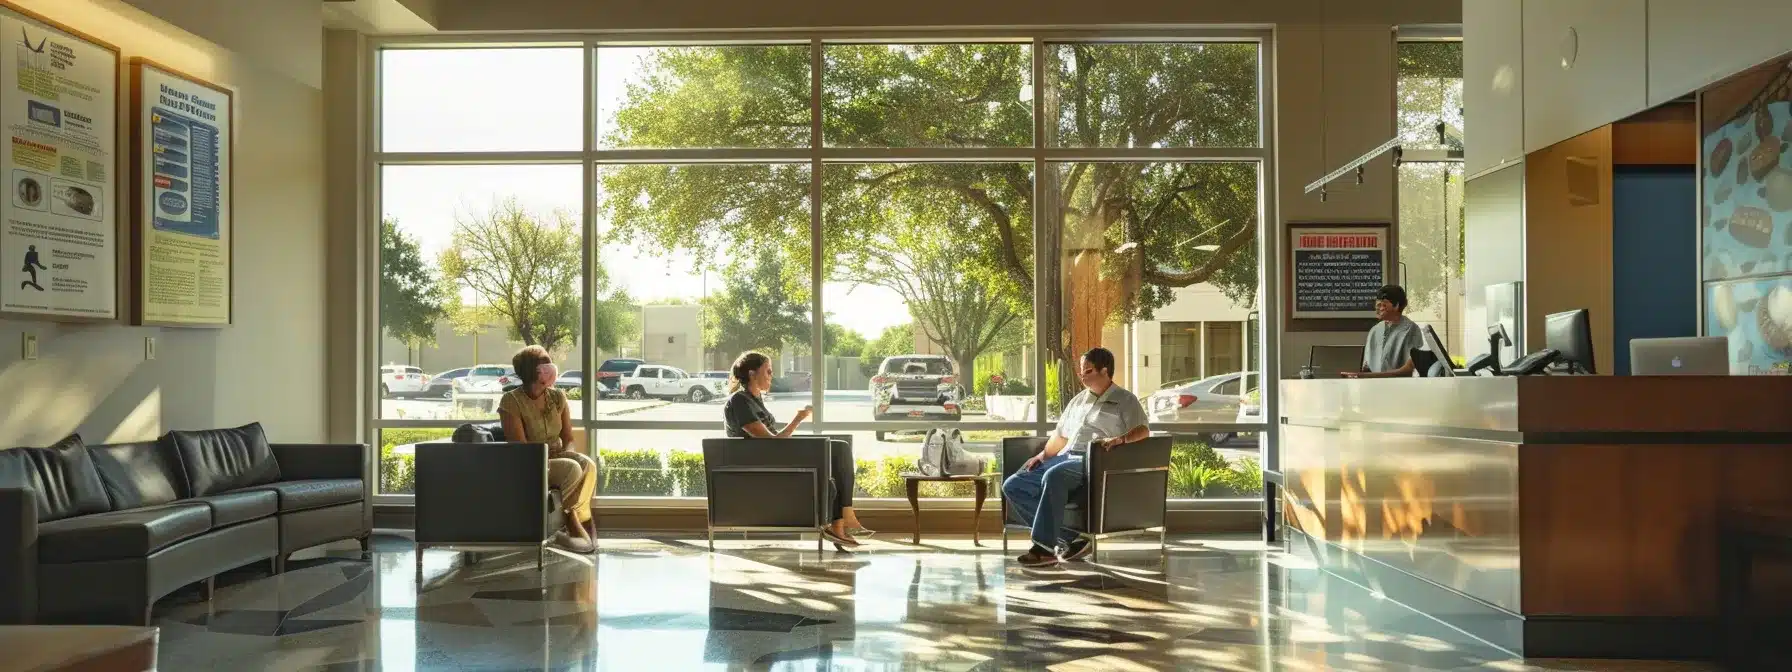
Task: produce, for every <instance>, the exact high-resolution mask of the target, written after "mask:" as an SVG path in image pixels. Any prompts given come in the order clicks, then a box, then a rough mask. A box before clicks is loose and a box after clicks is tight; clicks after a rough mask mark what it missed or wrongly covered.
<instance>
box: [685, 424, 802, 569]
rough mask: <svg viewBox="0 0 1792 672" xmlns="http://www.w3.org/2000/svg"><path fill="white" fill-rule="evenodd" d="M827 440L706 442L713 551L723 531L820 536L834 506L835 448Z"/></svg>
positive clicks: (732, 440) (798, 438) (709, 529)
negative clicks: (833, 470) (796, 533)
mask: <svg viewBox="0 0 1792 672" xmlns="http://www.w3.org/2000/svg"><path fill="white" fill-rule="evenodd" d="M828 443H829V437H826V436H793V437H790V438H784V439H752V438H749V439H721V438H718V439H704V440H703V471H704V478H705V479H706V480H707V485H708V492H709V524H708V533H709V550H712V551H713V550H715V548H716V533H717V532H799V533H808V534H814V535H815V550H816V551H817V552H820V551H821V550H822V548H823V546H822V543H823V541H824V540H823V539H822V536H821V526H822V524H823V521H824V520H825V516H826V515H827V512H828V511H829V510H831V509H832V507H833V488H832V487H831V486H830V485H829V484H828V475H829V474H831V473H833V472H832V470H831V468H832V461H831V460H832V459H833V450H832V448H830V447H829V445H828Z"/></svg>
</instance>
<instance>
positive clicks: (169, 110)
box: [132, 59, 234, 327]
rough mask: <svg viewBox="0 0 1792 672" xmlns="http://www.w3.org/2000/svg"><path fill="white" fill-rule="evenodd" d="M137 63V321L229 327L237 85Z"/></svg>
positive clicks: (146, 63)
mask: <svg viewBox="0 0 1792 672" xmlns="http://www.w3.org/2000/svg"><path fill="white" fill-rule="evenodd" d="M132 70H133V71H134V72H135V73H136V87H137V89H136V92H135V95H136V110H135V114H136V119H134V120H133V125H134V131H135V133H134V141H135V143H136V147H135V148H134V150H133V151H134V153H135V162H134V163H135V171H136V172H135V175H136V178H135V179H136V182H137V184H136V188H137V193H136V201H137V203H136V208H137V221H136V225H135V227H134V228H135V235H136V246H135V251H136V254H137V308H138V311H137V322H138V323H139V324H159V325H168V326H191V327H204V326H227V325H229V324H230V307H231V306H230V302H231V289H232V287H231V286H232V284H233V282H232V269H233V266H234V263H233V259H232V257H231V252H232V250H231V236H232V228H231V226H232V221H231V210H230V195H231V191H230V188H231V184H230V182H231V172H230V160H231V153H230V148H231V142H232V140H233V138H232V135H231V130H232V126H231V120H232V118H233V113H234V110H233V109H232V102H233V101H232V97H231V93H230V91H229V90H227V89H224V88H222V87H219V86H216V85H213V84H210V83H208V82H205V81H202V80H199V79H196V78H193V77H189V76H187V75H183V74H180V73H177V72H175V71H173V70H169V69H167V68H164V67H162V66H159V65H156V64H155V63H152V62H149V61H147V60H144V59H135V60H133V61H132Z"/></svg>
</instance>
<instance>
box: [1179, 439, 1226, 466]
mask: <svg viewBox="0 0 1792 672" xmlns="http://www.w3.org/2000/svg"><path fill="white" fill-rule="evenodd" d="M1177 439H1179V440H1178V441H1177V442H1176V444H1175V445H1172V446H1170V464H1171V466H1174V465H1177V464H1193V465H1198V466H1201V467H1205V468H1207V469H1226V468H1228V467H1230V466H1231V464H1230V463H1228V462H1227V461H1226V458H1224V457H1221V456H1220V454H1219V453H1218V452H1216V451H1214V449H1213V447H1212V446H1209V445H1207V442H1205V441H1198V440H1195V441H1191V440H1186V439H1184V437H1177Z"/></svg>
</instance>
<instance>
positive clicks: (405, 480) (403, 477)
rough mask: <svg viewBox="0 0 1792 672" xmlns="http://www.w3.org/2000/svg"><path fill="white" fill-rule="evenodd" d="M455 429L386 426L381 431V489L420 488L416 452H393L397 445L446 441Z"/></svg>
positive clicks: (389, 491) (395, 491) (393, 491)
mask: <svg viewBox="0 0 1792 672" xmlns="http://www.w3.org/2000/svg"><path fill="white" fill-rule="evenodd" d="M453 435H454V430H452V429H386V430H381V431H380V477H379V480H380V492H382V493H387V494H410V493H412V492H415V491H416V489H417V456H416V454H415V453H412V454H409V455H397V454H393V452H392V449H393V448H396V447H398V446H403V445H409V444H417V443H429V442H432V441H445V440H447V439H448V437H450V436H453Z"/></svg>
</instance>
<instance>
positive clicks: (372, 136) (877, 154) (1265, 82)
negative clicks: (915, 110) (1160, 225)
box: [357, 27, 1281, 511]
mask: <svg viewBox="0 0 1792 672" xmlns="http://www.w3.org/2000/svg"><path fill="white" fill-rule="evenodd" d="M954 42H957V43H1023V44H1027V45H1028V46H1029V49H1030V53H1031V57H1032V60H1033V64H1032V71H1031V77H1032V81H1031V83H1030V84H1031V86H1032V90H1033V91H1034V92H1035V94H1034V96H1033V101H1032V103H1031V104H1032V107H1033V134H1032V144H1031V145H1030V146H1021V147H969V148H967V147H922V148H912V147H889V148H856V147H835V146H829V145H828V144H827V138H825V137H824V135H823V133H822V130H823V129H822V128H821V126H822V114H823V106H824V104H825V99H824V98H825V97H824V91H823V89H822V84H823V81H824V78H825V77H826V72H825V67H824V62H825V57H824V56H825V54H824V50H825V47H827V46H830V45H841V44H870V43H893V44H942V43H954ZM1071 42H1086V43H1194V42H1224V43H1239V42H1252V43H1255V44H1257V55H1258V74H1257V109H1256V112H1257V115H1258V123H1257V128H1258V136H1259V137H1258V141H1257V143H1256V145H1255V146H1251V147H1184V148H1153V147H1144V148H1099V147H1090V148H1081V147H1054V146H1051V145H1050V144H1049V143H1048V142H1047V138H1048V134H1047V133H1046V129H1045V128H1044V125H1045V124H1046V123H1047V122H1048V119H1047V118H1046V114H1045V108H1046V101H1045V95H1043V94H1044V92H1045V80H1046V67H1047V65H1048V63H1047V62H1046V60H1045V59H1047V58H1048V57H1049V55H1050V54H1051V53H1053V51H1052V49H1053V46H1054V45H1056V44H1063V43H1071ZM790 44H806V45H807V46H808V47H809V52H810V62H811V63H810V67H811V81H810V87H811V90H810V96H809V107H810V113H811V115H810V116H811V126H812V132H811V136H810V142H809V145H808V146H807V147H796V148H777V149H732V148H724V149H712V148H696V149H692V148H686V149H603V148H601V147H600V146H599V140H600V139H599V138H598V137H597V122H598V111H597V109H596V108H597V95H596V94H597V91H596V88H597V71H596V70H597V60H596V57H597V53H598V52H597V50H598V49H600V48H602V47H616V46H770V45H790ZM566 46H577V47H580V48H582V49H583V51H584V58H583V59H582V61H583V67H584V77H583V82H582V85H583V88H584V91H583V94H584V95H583V96H582V98H581V100H582V101H583V105H584V110H583V115H584V116H583V121H584V123H583V124H582V127H583V130H584V136H585V137H584V142H583V149H582V150H581V151H516V152H510V151H494V152H385V151H381V137H380V122H381V121H382V115H381V101H380V98H381V93H382V90H381V86H380V76H381V70H382V55H383V54H384V53H385V52H387V51H389V50H400V49H403V50H410V49H432V48H458V49H466V48H525V47H566ZM365 50H366V52H365V56H366V58H364V59H363V64H362V67H363V76H364V79H363V81H364V83H365V86H366V87H367V88H366V90H364V95H363V100H364V101H365V107H364V109H363V110H362V115H361V116H362V126H363V128H364V129H365V130H366V141H365V143H364V145H363V161H364V164H363V165H364V169H365V173H366V175H367V178H366V179H367V191H366V192H365V195H366V197H365V198H364V199H363V200H364V206H365V210H364V212H363V221H365V222H378V221H380V216H381V213H382V207H381V197H382V194H381V189H380V173H381V168H383V167H385V166H393V165H453V164H465V163H479V164H488V165H499V164H528V163H575V162H576V163H578V164H579V165H580V166H581V167H582V169H583V172H584V180H583V189H584V194H583V198H582V199H581V201H580V202H581V203H582V204H583V210H582V212H581V213H580V218H581V219H580V221H581V226H582V231H583V239H584V249H583V268H584V269H585V272H584V273H583V278H582V280H581V282H582V283H583V285H582V287H581V290H582V292H581V296H582V297H584V299H583V300H581V302H580V303H581V313H582V315H581V326H582V328H581V329H580V333H579V342H580V347H581V348H582V352H583V353H585V354H584V361H581V362H577V363H576V364H575V363H572V362H569V363H568V366H569V367H570V366H575V365H576V366H577V367H578V368H579V369H581V370H584V371H592V372H594V375H593V376H586V377H582V379H581V389H582V391H583V392H585V393H584V394H583V395H582V397H581V399H580V400H579V401H578V402H577V403H579V404H580V405H581V410H582V411H583V413H582V414H581V416H582V419H579V420H575V426H576V427H577V428H579V429H582V430H584V434H585V437H586V441H587V448H588V449H591V450H595V449H596V446H597V445H598V442H597V435H598V434H599V433H600V432H603V431H606V430H608V431H630V430H704V431H713V430H714V427H715V423H714V422H707V421H706V422H692V421H652V420H648V421H642V420H627V419H613V418H606V417H603V416H597V415H596V413H595V409H596V406H595V403H596V395H594V394H591V391H592V390H593V388H595V387H596V386H597V385H598V383H597V382H596V381H597V376H596V375H595V374H596V373H602V372H603V371H604V369H603V367H602V364H603V362H604V361H605V359H613V358H602V357H599V356H598V353H597V352H596V350H595V349H594V348H593V347H591V343H590V338H591V333H592V330H591V326H592V319H593V310H592V307H591V303H590V300H589V299H590V297H592V296H596V295H597V294H596V293H595V292H596V289H597V288H596V287H595V286H594V285H595V282H594V279H593V277H592V274H591V273H590V272H589V269H590V268H591V267H592V265H593V264H594V263H595V261H596V259H597V258H598V256H597V255H598V239H597V236H596V229H597V222H596V216H597V203H596V197H597V193H596V182H597V174H598V171H599V170H600V169H601V168H602V167H603V166H605V165H608V164H619V163H653V164H677V163H799V162H800V163H808V164H810V176H811V182H810V187H811V192H810V197H809V203H808V206H809V208H810V224H811V225H810V231H809V233H810V242H811V248H812V250H814V251H813V252H812V253H811V254H812V255H813V256H812V257H811V269H810V270H811V273H812V281H813V282H815V284H816V287H817V288H819V286H820V285H821V284H822V281H823V277H822V276H823V271H822V266H821V258H820V257H821V248H822V245H823V242H824V241H823V240H822V230H823V227H822V221H821V220H822V209H823V205H824V203H823V201H824V199H823V198H822V193H821V190H822V182H823V180H822V175H823V168H824V167H825V166H826V165H827V164H832V163H888V162H938V161H1013V162H1027V161H1030V162H1032V164H1033V171H1034V172H1033V174H1034V175H1036V176H1037V175H1043V174H1044V171H1045V170H1055V169H1056V165H1055V164H1060V163H1066V162H1090V161H1103V162H1197V161H1199V162H1244V163H1251V164H1254V165H1255V166H1256V167H1257V171H1256V172H1257V179H1258V194H1259V197H1258V203H1259V205H1258V227H1259V229H1258V236H1257V238H1258V240H1257V255H1258V260H1259V261H1258V273H1259V278H1258V287H1259V289H1258V291H1259V296H1260V297H1261V298H1260V301H1261V305H1260V306H1259V307H1258V308H1257V311H1259V312H1261V314H1262V316H1261V320H1262V323H1263V324H1279V323H1280V319H1281V318H1280V314H1279V313H1280V309H1279V308H1280V302H1279V301H1277V300H1275V299H1274V297H1277V296H1279V295H1280V291H1281V290H1280V287H1279V285H1280V270H1279V267H1280V263H1279V250H1278V248H1279V240H1280V236H1277V235H1274V231H1276V230H1278V229H1279V226H1280V223H1279V218H1278V216H1277V208H1276V199H1275V193H1276V190H1275V189H1274V188H1273V186H1272V185H1276V184H1278V174H1277V167H1276V161H1275V156H1276V114H1275V110H1276V104H1275V86H1274V78H1275V72H1276V68H1275V58H1276V53H1275V52H1276V49H1275V37H1274V31H1273V30H1270V29H1264V28H1251V27H1239V28H1176V27H1156V28H1152V27H1144V28H1138V27H1094V28H1076V29H1053V28H1041V29H1025V28H975V29H959V28H952V29H891V30H825V31H821V30H799V31H713V32H711V31H700V32H653V33H631V32H590V33H569V34H538V35H530V36H519V35H515V34H496V33H495V34H463V35H448V36H442V35H408V36H387V37H376V38H370V39H369V40H368V41H367V43H366V45H365ZM1038 189H1039V180H1037V179H1036V180H1035V190H1036V191H1035V197H1034V198H1033V204H1034V208H1035V211H1034V213H1035V216H1034V217H1033V223H1034V224H1033V225H1034V227H1035V228H1034V236H1035V237H1034V239H1035V240H1043V239H1044V238H1042V237H1041V236H1058V235H1060V234H1059V232H1058V231H1056V230H1047V227H1048V226H1049V225H1048V224H1047V223H1046V222H1047V221H1048V220H1047V218H1045V217H1041V216H1039V213H1040V209H1041V208H1043V207H1047V203H1046V202H1045V201H1044V200H1042V199H1041V198H1040V197H1039V195H1038V194H1039V192H1038V191H1037V190H1038ZM1052 202H1055V199H1052ZM365 228H366V231H364V235H366V236H367V238H366V241H365V243H364V244H367V245H368V247H367V249H369V250H371V251H372V253H370V254H367V255H366V262H365V264H366V265H365V267H364V273H366V275H365V277H366V278H368V279H370V280H377V278H378V277H379V274H380V272H381V265H380V264H381V262H380V259H379V254H378V250H379V245H378V227H365ZM1045 263H1058V260H1056V259H1035V266H1036V268H1037V267H1038V266H1039V265H1041V264H1045ZM1034 275H1035V277H1034V294H1035V296H1041V295H1043V292H1044V291H1045V290H1046V289H1047V288H1046V287H1044V286H1043V278H1042V277H1041V274H1039V273H1035V274H1034ZM364 286H365V299H366V300H365V305H366V308H365V310H366V311H367V313H366V320H367V322H366V324H367V325H368V326H367V327H366V328H365V329H364V331H365V334H364V337H365V338H366V341H365V347H364V350H363V356H362V357H363V361H361V362H360V363H359V364H360V365H359V366H358V367H357V369H358V370H359V371H361V372H362V375H361V376H360V380H361V381H362V384H363V385H366V386H368V389H369V390H374V391H372V392H368V391H363V392H362V399H363V402H364V403H363V404H362V405H361V408H360V409H359V415H360V419H361V422H360V423H359V425H360V426H361V427H362V428H363V433H364V435H365V436H366V439H367V440H369V441H371V442H372V445H374V446H378V445H380V444H379V440H380V434H381V432H382V431H383V430H386V429H399V428H444V427H446V428H452V427H453V426H454V424H455V421H440V420H405V419H397V418H383V417H381V415H380V402H381V400H380V398H379V395H378V394H377V390H376V389H375V388H376V387H377V381H378V376H377V375H375V376H369V375H366V374H365V372H367V371H370V370H375V371H377V360H378V357H379V355H380V352H379V346H380V338H381V332H382V331H383V328H382V326H381V321H380V316H379V314H378V306H379V296H378V292H379V283H378V282H377V281H369V282H365V283H364ZM1054 291H1055V290H1054ZM812 295H813V297H812V299H811V306H810V308H811V315H814V316H821V315H826V314H827V313H826V311H825V309H824V308H825V307H824V306H823V305H822V302H823V301H822V295H823V292H821V291H814V292H812ZM1034 324H1035V331H1034V334H1033V346H1034V347H1035V348H1037V346H1038V344H1040V343H1042V342H1044V341H1045V340H1046V339H1045V338H1044V334H1043V329H1044V326H1043V325H1042V324H1041V322H1040V321H1039V320H1034ZM824 329H825V320H824V319H813V320H812V321H811V347H810V348H809V350H810V355H809V357H810V362H809V364H810V370H820V368H821V362H822V358H823V356H824V353H823V348H822V347H821V345H822V340H823V334H824ZM1278 340H1279V339H1278V338H1276V337H1275V334H1274V332H1271V333H1269V334H1265V335H1264V337H1263V338H1260V340H1259V343H1258V346H1259V348H1260V352H1258V353H1255V357H1256V359H1257V361H1258V362H1260V364H1261V366H1260V369H1261V370H1259V371H1256V372H1254V373H1256V374H1257V375H1261V376H1262V378H1261V379H1260V380H1279V379H1280V378H1281V375H1280V369H1281V367H1280V359H1281V357H1280V354H1279V343H1278ZM1249 347H1250V344H1249V343H1247V344H1246V348H1249ZM1251 356H1252V355H1251V354H1250V353H1247V355H1246V357H1247V361H1248V360H1249V358H1251ZM1047 359H1048V358H1047V357H1044V356H1037V357H1034V366H1033V369H1034V370H1033V371H1030V372H1028V374H1029V375H1030V376H1031V377H1032V379H1033V380H1044V379H1045V374H1044V371H1045V367H1046V366H1047V364H1048V362H1047ZM477 366H478V363H476V362H475V363H474V366H473V367H466V368H468V369H469V374H470V373H471V369H473V368H476V367H477ZM823 393H824V390H823V389H822V386H818V385H811V386H810V392H809V395H810V402H811V404H812V405H813V406H814V407H815V410H816V415H815V418H814V420H813V421H812V422H811V423H810V429H813V430H814V431H816V432H842V431H875V430H900V429H918V428H921V427H925V426H929V425H927V423H921V422H829V421H827V419H826V411H827V406H826V404H825V403H824V399H823V396H824V395H823ZM1034 394H1035V402H1036V403H1035V406H1036V407H1037V408H1039V409H1041V413H1040V415H1039V416H1038V417H1036V418H1034V419H1033V420H1030V421H1020V422H991V423H978V424H976V425H975V428H976V429H979V430H996V431H1003V430H1009V431H1012V430H1020V431H1029V432H1032V433H1034V434H1036V435H1041V436H1044V435H1049V434H1050V432H1051V431H1052V429H1053V428H1054V427H1055V424H1056V423H1055V422H1053V421H1051V420H1049V419H1048V417H1047V416H1046V415H1045V413H1044V412H1043V410H1044V409H1045V407H1046V391H1045V389H1044V386H1043V385H1040V386H1036V389H1035V393H1034ZM1277 397H1278V395H1277V394H1275V392H1274V390H1273V389H1272V390H1266V391H1265V393H1264V394H1263V395H1262V401H1261V407H1262V412H1263V416H1264V417H1266V418H1274V417H1277V416H1276V413H1277V408H1278V399H1277ZM1153 429H1154V430H1163V431H1171V432H1176V433H1190V434H1192V433H1211V432H1215V431H1226V432H1255V433H1258V434H1259V435H1260V436H1261V437H1262V439H1261V440H1260V442H1259V446H1258V450H1259V459H1260V460H1261V466H1262V467H1263V469H1264V473H1265V480H1266V481H1267V482H1269V483H1275V482H1278V481H1279V478H1280V477H1279V475H1278V474H1276V473H1275V465H1276V464H1277V461H1278V460H1277V453H1278V452H1279V451H1278V438H1279V431H1278V428H1277V427H1276V425H1275V423H1265V424H1235V423H1176V424H1168V425H1162V426H1154V427H1153ZM370 453H371V454H370V457H369V460H370V462H371V464H369V468H370V469H372V470H374V471H373V472H372V473H378V472H377V470H378V469H379V468H380V465H379V464H378V455H377V453H378V451H377V450H376V451H370ZM595 501H597V502H600V503H601V505H603V506H606V507H618V508H627V507H648V508H701V507H702V506H703V501H702V500H701V499H689V498H658V497H621V498H618V497H602V498H598V499H596V500H595ZM374 502H375V503H376V504H381V505H408V504H410V503H411V502H412V497H411V496H410V495H403V494H383V493H376V495H375V497H374ZM861 504H862V505H863V506H864V507H865V508H874V509H881V508H893V509H903V508H906V507H907V503H906V502H902V501H901V500H895V499H872V500H868V501H864V502H861ZM929 506H936V507H943V508H961V507H962V508H966V509H968V508H970V507H971V502H970V500H969V499H968V498H966V499H963V500H959V499H945V500H938V502H937V503H930V504H929ZM1167 506H1168V508H1170V509H1173V510H1227V511H1243V510H1252V511H1258V510H1261V509H1262V508H1263V506H1264V500H1263V497H1262V496H1254V497H1245V498H1236V499H1199V500H1189V499H1171V500H1168V504H1167Z"/></svg>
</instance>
